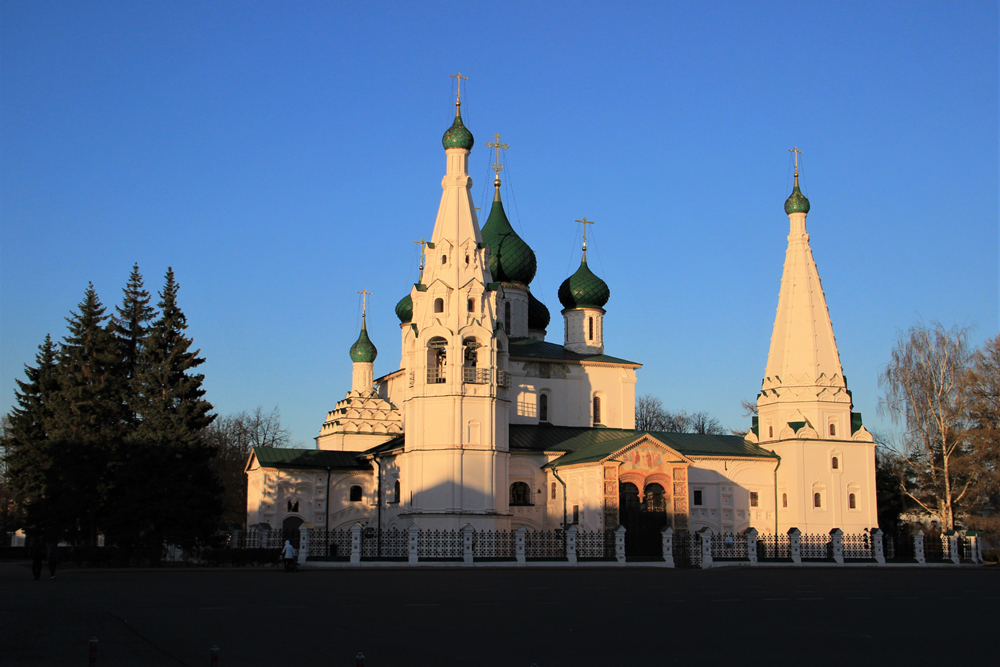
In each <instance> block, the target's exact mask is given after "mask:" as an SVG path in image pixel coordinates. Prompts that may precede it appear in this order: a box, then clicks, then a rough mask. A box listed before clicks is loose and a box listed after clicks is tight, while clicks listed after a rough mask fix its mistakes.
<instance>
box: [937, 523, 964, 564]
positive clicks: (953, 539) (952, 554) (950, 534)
mask: <svg viewBox="0 0 1000 667" xmlns="http://www.w3.org/2000/svg"><path fill="white" fill-rule="evenodd" d="M941 539H945V540H948V560H950V561H951V562H952V563H954V564H955V565H958V564H959V563H961V562H962V561H961V559H960V558H959V557H958V532H957V531H954V530H949V531H947V532H946V533H945V534H944V535H942V536H941Z"/></svg>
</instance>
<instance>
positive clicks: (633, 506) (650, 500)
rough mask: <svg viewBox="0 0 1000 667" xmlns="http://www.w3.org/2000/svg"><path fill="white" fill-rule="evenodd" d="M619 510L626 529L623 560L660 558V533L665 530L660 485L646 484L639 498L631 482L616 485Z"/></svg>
mask: <svg viewBox="0 0 1000 667" xmlns="http://www.w3.org/2000/svg"><path fill="white" fill-rule="evenodd" d="M618 507H619V508H620V509H619V511H620V516H621V524H622V525H623V526H625V556H626V557H646V558H656V557H660V558H662V557H663V535H662V531H663V529H664V528H666V527H667V497H666V492H665V491H664V489H663V487H662V486H661V485H659V484H656V483H653V484H647V485H646V487H645V488H644V489H643V493H642V494H641V495H640V493H639V487H637V486H636V485H635V484H632V483H631V482H622V483H621V484H619V485H618Z"/></svg>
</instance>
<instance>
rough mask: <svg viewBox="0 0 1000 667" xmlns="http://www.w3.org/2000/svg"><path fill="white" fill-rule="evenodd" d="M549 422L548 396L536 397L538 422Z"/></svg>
mask: <svg viewBox="0 0 1000 667" xmlns="http://www.w3.org/2000/svg"><path fill="white" fill-rule="evenodd" d="M548 420H549V396H548V394H542V395H541V396H539V397H538V421H540V422H547V421H548Z"/></svg>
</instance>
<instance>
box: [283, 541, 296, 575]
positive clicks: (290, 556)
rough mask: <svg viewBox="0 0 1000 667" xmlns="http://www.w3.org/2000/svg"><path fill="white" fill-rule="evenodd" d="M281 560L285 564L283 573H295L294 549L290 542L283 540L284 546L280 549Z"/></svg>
mask: <svg viewBox="0 0 1000 667" xmlns="http://www.w3.org/2000/svg"><path fill="white" fill-rule="evenodd" d="M281 559H282V560H283V561H284V562H285V572H294V571H295V547H293V546H292V543H291V541H290V540H285V546H284V547H282V549H281Z"/></svg>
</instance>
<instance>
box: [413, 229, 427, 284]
mask: <svg viewBox="0 0 1000 667" xmlns="http://www.w3.org/2000/svg"><path fill="white" fill-rule="evenodd" d="M414 243H419V244H420V279H419V281H418V282H423V280H424V248H425V247H426V246H427V241H425V240H424V239H423V238H421V239H420V240H419V241H414Z"/></svg>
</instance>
